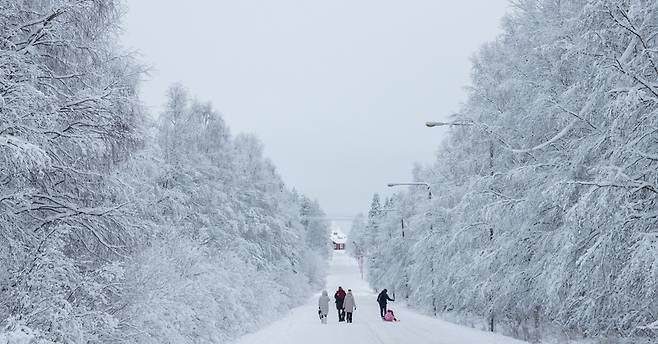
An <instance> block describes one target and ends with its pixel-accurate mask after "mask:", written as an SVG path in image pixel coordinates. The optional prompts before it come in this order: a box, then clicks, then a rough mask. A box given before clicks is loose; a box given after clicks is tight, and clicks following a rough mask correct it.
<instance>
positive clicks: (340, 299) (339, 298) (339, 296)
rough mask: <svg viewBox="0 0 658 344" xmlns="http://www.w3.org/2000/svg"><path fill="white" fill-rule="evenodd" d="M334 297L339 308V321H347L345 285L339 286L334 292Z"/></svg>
mask: <svg viewBox="0 0 658 344" xmlns="http://www.w3.org/2000/svg"><path fill="white" fill-rule="evenodd" d="M334 299H336V309H337V310H338V321H339V322H341V321H345V307H344V303H345V290H343V287H338V290H337V291H336V293H335V294H334Z"/></svg>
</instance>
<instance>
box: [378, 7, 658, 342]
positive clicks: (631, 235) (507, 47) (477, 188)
mask: <svg viewBox="0 0 658 344" xmlns="http://www.w3.org/2000/svg"><path fill="white" fill-rule="evenodd" d="M512 4H513V11H512V12H511V13H510V14H509V15H508V16H506V18H505V19H504V21H503V33H502V34H501V35H500V36H499V37H498V38H497V39H496V41H494V42H492V43H489V44H487V45H485V46H484V47H483V48H482V49H481V50H480V52H479V53H478V54H477V56H476V57H475V59H474V64H473V73H472V86H471V88H470V94H469V98H468V101H467V102H466V104H465V105H464V107H463V108H462V109H461V111H460V112H459V114H457V115H455V116H454V118H452V119H451V120H452V121H453V124H454V125H453V126H452V129H451V130H450V135H449V137H448V139H446V141H445V142H444V143H443V145H442V148H441V150H440V152H439V154H438V157H437V161H436V162H435V163H434V164H433V165H431V166H427V167H425V168H422V169H419V170H418V171H417V173H418V175H417V178H418V179H419V180H423V181H428V182H430V184H431V186H432V191H433V193H434V194H435V195H439V197H435V198H434V199H433V200H432V202H431V204H430V207H429V208H427V207H425V206H423V204H427V200H421V199H416V198H415V195H414V193H415V191H413V190H409V192H408V193H405V194H402V195H401V199H406V200H407V202H411V203H413V204H415V207H412V208H413V210H412V211H411V213H408V214H407V215H406V216H407V217H409V218H410V220H409V225H410V228H409V231H408V232H409V233H410V235H409V236H408V237H405V240H406V241H407V242H406V243H405V244H403V246H402V247H404V248H406V249H399V250H377V251H375V252H377V253H378V257H376V258H375V260H376V261H380V262H381V266H387V267H391V266H394V264H395V263H396V262H397V261H399V260H400V259H402V258H403V257H404V255H409V257H411V259H412V262H411V263H410V265H409V268H408V269H406V270H398V269H390V268H389V269H388V270H387V271H388V272H386V273H379V274H377V273H370V274H369V276H371V278H373V279H374V280H371V282H372V283H373V285H380V284H382V283H390V282H387V281H389V280H393V281H395V280H404V275H403V274H404V273H409V274H410V276H409V290H410V293H411V294H410V297H409V302H410V303H411V304H412V305H414V306H415V307H418V308H419V309H422V310H424V311H426V312H429V313H431V312H433V311H434V310H436V311H437V312H444V315H445V316H454V317H457V318H459V319H461V321H465V319H475V318H477V319H482V324H483V327H485V326H486V327H488V328H490V329H495V330H501V331H505V332H508V333H511V334H513V335H515V336H518V337H522V338H526V339H537V338H539V337H541V335H542V333H550V332H553V331H554V332H561V333H563V334H567V335H568V336H576V337H577V336H587V337H592V336H600V337H604V336H611V337H634V339H633V340H635V341H638V340H639V337H641V336H655V335H656V334H655V333H654V332H652V330H651V329H650V328H651V326H650V325H651V324H655V321H656V320H657V319H658V303H657V301H656V300H657V298H656V296H658V295H656V293H657V292H658V289H657V286H658V270H657V266H658V264H657V259H658V255H657V253H656V252H658V247H656V245H657V240H658V237H657V236H656V233H655V228H656V225H657V224H658V217H657V216H656V209H658V208H657V207H658V204H657V202H658V191H657V190H658V189H657V187H658V173H657V172H656V171H657V170H658V169H656V167H657V163H658V159H656V153H657V150H658V141H657V139H656V128H657V127H658V92H657V91H656V87H657V86H656V80H658V69H657V68H656V66H657V65H656V62H657V60H656V59H657V58H658V53H657V52H656V48H657V47H658V25H657V24H656V23H658V7H656V4H655V2H654V1H643V0H628V1H612V0H579V1H568V2H565V1H553V0H545V1H539V0H521V1H514V2H513V3H512ZM403 202H404V201H403ZM392 216H394V215H393V214H392V213H387V214H386V215H385V217H392ZM387 223H390V224H393V223H394V222H393V221H387V220H386V219H382V220H381V221H380V229H379V230H380V231H386V230H387V229H386V228H385V226H387V225H386V224H387ZM407 239H408V240H407ZM379 244H380V245H381V242H380V243H379ZM558 330H559V331H558Z"/></svg>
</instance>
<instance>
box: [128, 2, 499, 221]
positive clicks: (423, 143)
mask: <svg viewBox="0 0 658 344" xmlns="http://www.w3.org/2000/svg"><path fill="white" fill-rule="evenodd" d="M507 9H508V6H507V0H459V1H456V0H405V1H402V0H398V1H387V0H351V1H348V0H327V1H311V0H306V1H302V0H278V1H273V0H270V1H267V0H234V1H226V0H217V1H213V0H187V1H163V0H129V1H128V13H127V16H126V18H125V20H124V30H125V34H124V44H125V45H126V46H127V47H129V48H134V49H137V50H139V51H140V53H141V55H142V59H143V61H144V62H145V63H147V64H149V65H151V66H152V67H153V68H154V69H153V72H152V74H151V76H150V77H149V79H148V80H147V81H146V82H145V83H144V85H143V91H142V94H143V100H144V102H145V103H146V104H147V105H148V106H149V108H150V109H151V110H152V111H153V112H154V113H157V112H158V111H159V109H160V106H161V104H162V103H163V101H164V93H165V90H166V89H167V87H169V85H171V84H172V83H174V82H182V83H183V84H184V85H185V86H186V87H187V88H188V89H189V90H190V92H191V93H192V94H193V95H195V96H196V97H197V98H199V99H200V100H204V101H205V100H208V101H211V102H212V103H213V104H214V107H215V108H216V109H217V110H219V111H220V112H222V113H223V114H224V118H225V120H226V121H227V123H228V124H229V125H230V126H231V128H232V131H233V133H237V132H251V133H255V134H257V135H258V136H259V137H260V139H261V140H262V141H263V142H264V144H265V152H266V155H267V156H268V157H270V158H271V159H272V160H273V161H274V163H275V164H276V166H277V168H278V170H279V172H280V173H281V175H282V176H283V178H284V180H285V181H286V183H287V184H288V185H289V186H291V187H296V188H297V189H298V190H300V191H301V192H303V193H305V194H307V195H309V196H311V197H312V198H317V199H318V200H319V201H320V203H321V205H322V207H323V208H324V210H325V211H326V212H327V213H328V214H329V215H330V216H333V217H343V216H352V215H354V214H356V213H357V212H359V211H364V210H367V208H368V205H369V202H370V199H371V197H372V194H373V193H374V192H377V191H379V192H386V191H387V190H386V183H388V182H404V181H408V180H410V179H411V169H412V165H413V163H414V162H430V161H432V160H433V157H434V153H435V151H436V150H437V148H438V144H439V142H440V139H441V135H442V133H443V132H444V130H445V129H438V128H435V129H429V128H425V127H424V122H425V121H427V120H437V119H441V118H444V117H445V116H447V115H449V114H451V113H453V112H455V111H457V110H458V108H459V104H460V102H462V101H464V99H465V92H464V86H466V85H468V83H469V74H470V57H471V56H472V55H473V54H474V53H475V52H476V51H477V49H478V47H479V46H480V45H481V44H482V43H484V42H486V41H490V40H492V39H494V38H495V36H496V34H497V33H498V32H499V23H500V18H501V17H502V15H503V14H504V12H505V11H506V10H507Z"/></svg>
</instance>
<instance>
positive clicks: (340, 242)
mask: <svg viewBox="0 0 658 344" xmlns="http://www.w3.org/2000/svg"><path fill="white" fill-rule="evenodd" d="M345 241H346V238H345V234H343V233H341V232H340V231H339V230H337V229H336V230H334V231H333V232H332V233H331V243H332V244H333V245H334V250H344V249H345Z"/></svg>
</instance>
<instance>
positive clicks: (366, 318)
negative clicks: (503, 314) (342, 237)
mask: <svg viewBox="0 0 658 344" xmlns="http://www.w3.org/2000/svg"><path fill="white" fill-rule="evenodd" d="M338 286H342V287H343V288H345V289H346V290H347V288H351V289H352V291H353V292H354V297H355V301H356V305H357V310H356V311H355V312H354V323H352V324H346V323H338V316H337V314H336V311H335V307H333V308H332V306H334V304H333V303H330V304H329V306H330V312H329V324H328V325H322V324H320V320H319V319H318V315H317V309H318V306H317V298H318V296H319V293H318V295H315V296H313V297H312V298H311V299H310V300H308V302H306V304H304V305H303V306H301V307H298V308H295V309H292V310H291V311H290V313H289V314H287V315H286V316H285V317H283V318H282V319H281V320H278V321H276V322H275V323H273V324H271V325H270V326H268V327H266V328H264V329H262V330H260V331H258V332H256V333H252V334H249V335H246V336H244V337H242V338H241V339H240V340H238V342H237V343H238V344H268V343H272V344H287V343H290V344H297V343H300V344H301V343H303V344H307V343H308V344H325V343H326V344H350V343H355V344H356V343H358V344H392V343H413V344H425V343H428V344H429V343H431V344H523V343H525V342H522V341H519V340H515V339H512V338H509V337H504V336H501V335H496V334H492V333H488V332H482V331H478V330H475V329H472V328H468V327H462V326H458V325H454V324H452V323H448V322H445V321H441V320H438V319H436V318H432V317H428V316H424V315H420V314H418V313H415V312H413V311H411V310H409V309H407V308H406V307H404V306H402V305H400V304H396V303H391V304H390V308H393V309H394V310H395V313H396V316H397V317H398V319H400V320H401V321H400V322H398V323H387V322H384V321H382V320H381V319H380V318H379V309H378V306H377V302H376V299H377V295H376V294H374V293H373V291H372V290H371V289H370V288H369V287H368V284H367V283H366V282H365V281H363V280H362V279H361V277H360V274H359V269H358V266H357V263H356V260H354V259H353V258H351V257H349V256H347V255H346V254H344V253H343V252H335V253H334V257H333V260H332V262H331V271H330V273H329V276H328V277H327V291H328V292H329V294H330V296H332V295H333V293H334V292H335V289H336V288H337V287H338ZM332 301H333V298H332ZM526 344H527V343H526Z"/></svg>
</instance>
